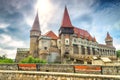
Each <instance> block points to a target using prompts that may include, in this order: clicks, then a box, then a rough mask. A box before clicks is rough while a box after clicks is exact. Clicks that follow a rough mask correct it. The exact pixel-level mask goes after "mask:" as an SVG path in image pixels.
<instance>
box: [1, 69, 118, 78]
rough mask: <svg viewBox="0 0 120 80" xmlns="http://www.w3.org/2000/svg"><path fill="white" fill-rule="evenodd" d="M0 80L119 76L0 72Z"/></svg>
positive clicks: (108, 76) (109, 76)
mask: <svg viewBox="0 0 120 80" xmlns="http://www.w3.org/2000/svg"><path fill="white" fill-rule="evenodd" d="M0 80H120V76H119V75H97V74H89V75H88V74H75V73H58V72H36V71H8V70H0Z"/></svg>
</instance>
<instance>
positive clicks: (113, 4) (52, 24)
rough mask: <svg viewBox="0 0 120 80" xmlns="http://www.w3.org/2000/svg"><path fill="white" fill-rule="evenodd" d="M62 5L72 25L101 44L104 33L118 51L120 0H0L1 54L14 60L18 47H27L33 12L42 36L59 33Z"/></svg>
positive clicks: (119, 42) (103, 42)
mask: <svg viewBox="0 0 120 80" xmlns="http://www.w3.org/2000/svg"><path fill="white" fill-rule="evenodd" d="M65 5H66V6H67V9H68V12H69V15H70V19H71V22H72V25H74V26H75V27H78V28H81V29H84V30H87V31H88V32H89V33H90V34H91V35H92V36H93V37H94V36H95V37H96V40H97V42H98V43H100V44H105V41H104V40H105V37H106V34H107V32H109V33H110V35H111V36H112V37H113V45H114V46H115V48H116V49H117V50H119V49H120V0H0V55H4V54H5V55H6V56H7V57H8V58H13V59H14V58H15V56H16V51H17V48H29V43H30V37H29V36H30V29H31V27H32V24H33V21H34V18H35V16H36V13H37V12H38V14H39V21H40V27H41V31H42V34H45V33H46V32H47V31H49V30H52V31H54V32H55V33H56V35H57V34H58V29H59V28H60V25H61V21H62V17H63V12H64V8H65Z"/></svg>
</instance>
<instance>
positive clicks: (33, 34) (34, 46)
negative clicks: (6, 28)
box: [30, 13, 41, 57]
mask: <svg viewBox="0 0 120 80" xmlns="http://www.w3.org/2000/svg"><path fill="white" fill-rule="evenodd" d="M40 35H41V31H40V24H39V17H38V13H37V15H36V17H35V20H34V23H33V26H32V29H31V30H30V55H32V56H33V57H38V38H39V36H40Z"/></svg>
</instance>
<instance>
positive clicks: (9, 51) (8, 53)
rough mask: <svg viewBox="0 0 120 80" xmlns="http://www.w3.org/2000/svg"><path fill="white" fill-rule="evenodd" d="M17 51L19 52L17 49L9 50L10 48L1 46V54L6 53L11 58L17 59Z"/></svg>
mask: <svg viewBox="0 0 120 80" xmlns="http://www.w3.org/2000/svg"><path fill="white" fill-rule="evenodd" d="M16 52H17V51H16V49H14V50H8V49H3V48H0V56H2V55H6V56H7V57H8V58H11V59H15V56H16Z"/></svg>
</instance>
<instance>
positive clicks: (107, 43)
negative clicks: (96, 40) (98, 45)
mask: <svg viewBox="0 0 120 80" xmlns="http://www.w3.org/2000/svg"><path fill="white" fill-rule="evenodd" d="M105 43H106V45H108V46H113V38H112V37H111V36H110V34H109V32H107V36H106V38H105Z"/></svg>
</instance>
